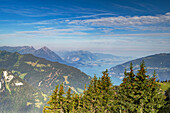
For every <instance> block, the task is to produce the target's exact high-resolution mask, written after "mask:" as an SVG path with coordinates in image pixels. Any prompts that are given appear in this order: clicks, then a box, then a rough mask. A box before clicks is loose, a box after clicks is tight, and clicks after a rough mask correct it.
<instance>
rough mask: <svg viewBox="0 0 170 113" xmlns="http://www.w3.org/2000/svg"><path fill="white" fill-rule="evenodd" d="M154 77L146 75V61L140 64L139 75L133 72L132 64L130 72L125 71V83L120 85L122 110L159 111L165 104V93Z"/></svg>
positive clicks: (138, 111)
mask: <svg viewBox="0 0 170 113" xmlns="http://www.w3.org/2000/svg"><path fill="white" fill-rule="evenodd" d="M153 76H154V77H152V78H149V76H148V75H146V69H145V65H144V61H143V62H142V63H141V65H140V70H138V73H137V75H134V73H133V66H132V64H131V66H130V72H129V73H127V72H126V71H125V77H124V79H123V83H122V84H121V85H120V91H119V99H120V102H119V104H120V106H119V107H120V112H125V113H132V112H137V113H145V112H147V113H148V112H152V113H157V112H158V111H159V108H160V107H161V106H163V104H164V97H163V93H162V92H161V90H160V85H159V84H158V83H157V82H156V81H155V80H156V74H155V73H154V74H153Z"/></svg>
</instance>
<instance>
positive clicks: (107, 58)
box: [56, 50, 132, 68]
mask: <svg viewBox="0 0 170 113" xmlns="http://www.w3.org/2000/svg"><path fill="white" fill-rule="evenodd" d="M56 53H57V54H58V55H59V56H60V57H61V58H62V59H63V60H64V61H66V62H68V63H71V64H74V65H73V66H75V67H78V68H79V67H83V66H85V67H88V66H90V67H94V66H102V65H106V64H114V65H116V64H120V63H122V62H125V61H128V60H130V59H132V57H123V56H115V55H112V54H104V53H92V52H89V51H83V50H78V51H56Z"/></svg>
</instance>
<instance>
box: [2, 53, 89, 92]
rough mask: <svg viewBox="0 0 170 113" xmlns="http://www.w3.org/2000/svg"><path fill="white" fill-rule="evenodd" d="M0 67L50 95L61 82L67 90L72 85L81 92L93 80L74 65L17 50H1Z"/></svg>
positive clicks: (75, 90)
mask: <svg viewBox="0 0 170 113" xmlns="http://www.w3.org/2000/svg"><path fill="white" fill-rule="evenodd" d="M0 69H7V70H9V71H11V72H12V73H14V74H15V75H17V76H19V77H20V78H22V79H23V80H25V81H26V82H27V83H29V84H30V85H32V86H34V87H36V88H38V89H40V90H41V91H43V92H44V93H46V94H48V95H49V94H51V93H52V91H53V90H54V89H55V87H56V85H58V84H61V83H64V87H65V90H67V89H68V88H69V87H70V88H71V89H72V91H74V92H77V93H81V92H82V91H83V90H84V85H85V84H86V85H88V84H89V82H90V80H91V77H90V76H88V75H86V74H85V73H83V72H81V71H80V70H78V69H76V68H74V67H71V66H67V65H65V64H60V63H58V62H51V61H48V60H46V59H44V58H39V57H35V56H34V55H32V54H24V55H21V54H19V53H17V52H15V53H11V52H7V51H0Z"/></svg>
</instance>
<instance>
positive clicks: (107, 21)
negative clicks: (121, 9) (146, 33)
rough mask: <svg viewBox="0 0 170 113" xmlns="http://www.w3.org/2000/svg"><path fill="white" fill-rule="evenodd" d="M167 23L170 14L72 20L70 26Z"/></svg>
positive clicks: (169, 21)
mask: <svg viewBox="0 0 170 113" xmlns="http://www.w3.org/2000/svg"><path fill="white" fill-rule="evenodd" d="M161 23H166V24H170V12H168V13H166V14H165V15H156V16H133V17H130V16H118V17H106V18H98V19H85V20H72V21H71V22H69V24H80V25H81V24H90V25H97V26H134V25H153V24H161Z"/></svg>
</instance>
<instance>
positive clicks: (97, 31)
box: [0, 0, 170, 57]
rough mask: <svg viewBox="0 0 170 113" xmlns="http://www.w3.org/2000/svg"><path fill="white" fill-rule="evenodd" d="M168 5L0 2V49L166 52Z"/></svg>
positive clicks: (151, 0) (89, 0)
mask: <svg viewBox="0 0 170 113" xmlns="http://www.w3.org/2000/svg"><path fill="white" fill-rule="evenodd" d="M169 6H170V1H169V0H0V46H33V47H35V48H36V49H38V48H41V47H42V46H47V47H48V48H50V49H51V50H54V51H58V50H69V51H71V50H88V51H91V52H101V53H110V54H114V55H121V56H134V57H140V56H146V55H151V54H156V53H168V52H170V7H169Z"/></svg>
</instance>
